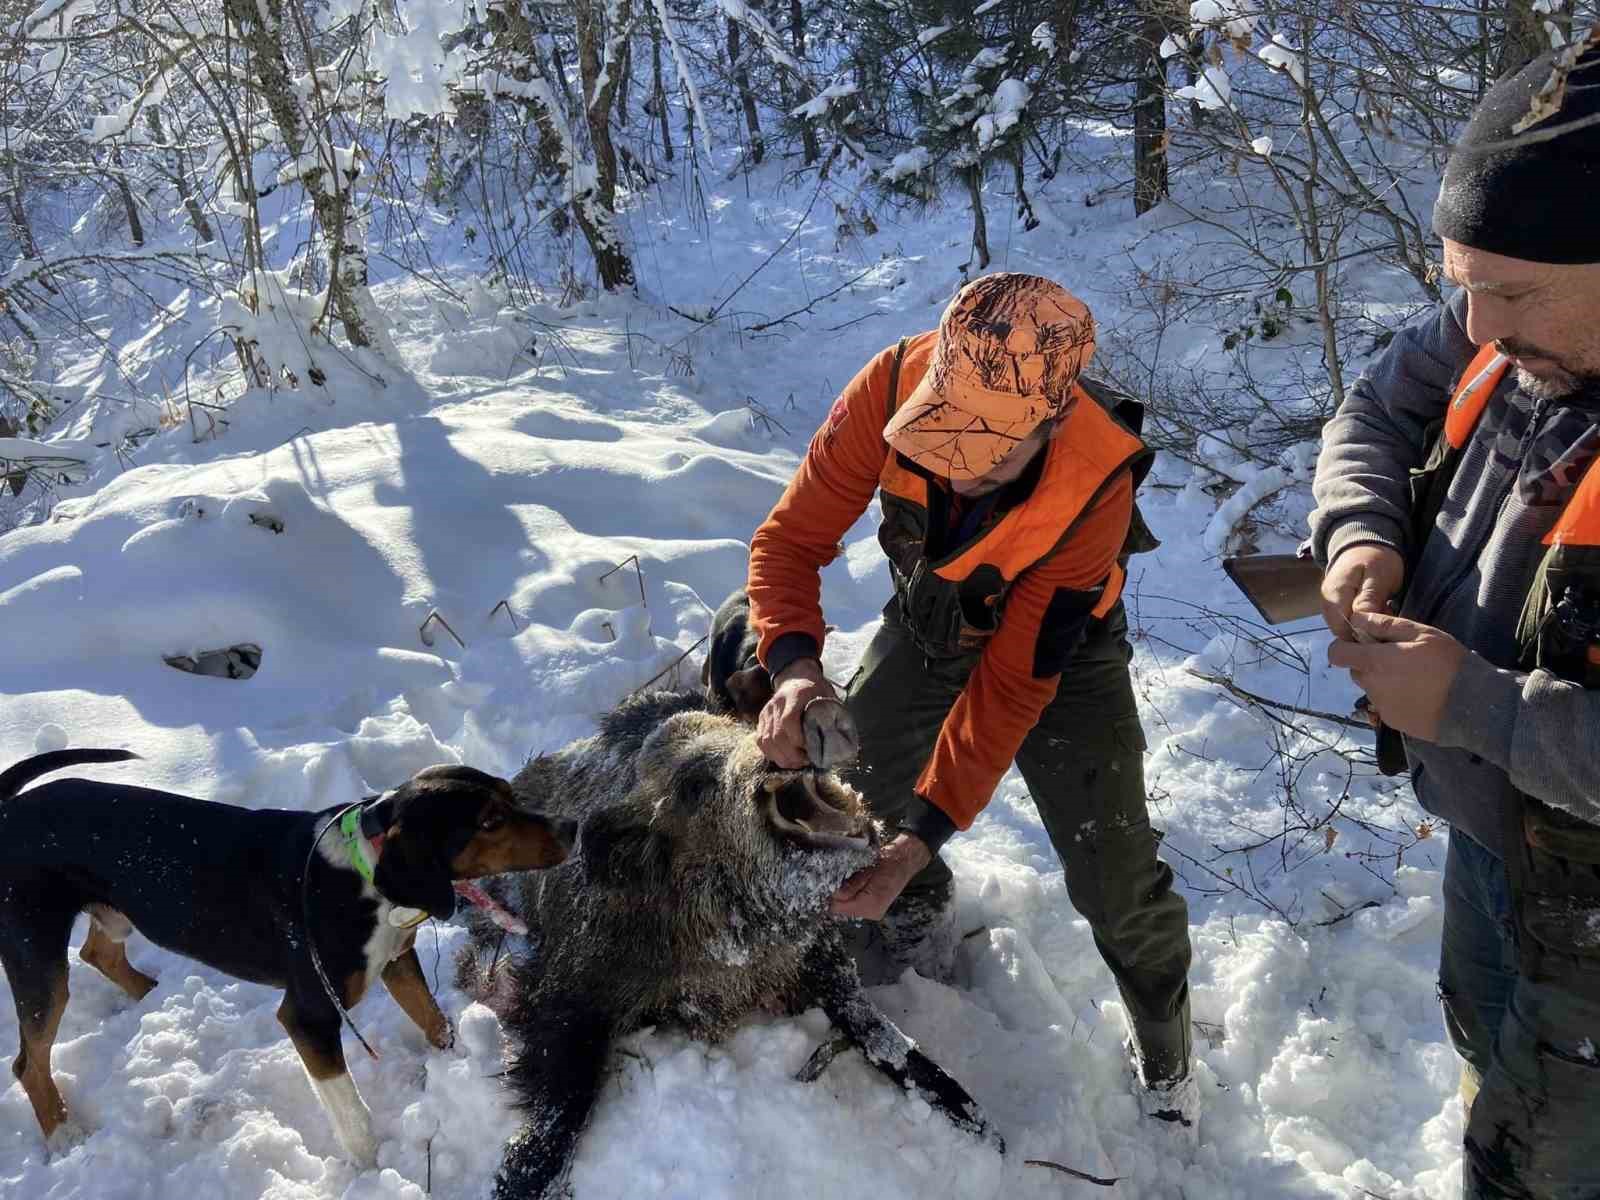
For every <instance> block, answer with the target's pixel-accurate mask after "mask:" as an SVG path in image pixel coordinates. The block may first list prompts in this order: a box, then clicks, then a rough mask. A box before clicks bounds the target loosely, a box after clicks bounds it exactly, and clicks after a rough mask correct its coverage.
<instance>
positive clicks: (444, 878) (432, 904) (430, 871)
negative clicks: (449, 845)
mask: <svg viewBox="0 0 1600 1200" xmlns="http://www.w3.org/2000/svg"><path fill="white" fill-rule="evenodd" d="M443 854H444V848H443V847H441V846H433V845H428V844H426V843H425V842H424V841H423V839H422V838H420V837H408V836H407V835H406V832H405V827H404V826H403V825H402V826H399V827H396V828H393V829H391V830H390V831H389V836H388V837H386V838H385V839H384V842H383V850H382V852H381V853H379V855H378V865H377V866H376V867H375V868H374V869H373V872H372V883H373V886H374V887H376V888H377V889H378V891H379V892H381V893H382V894H383V898H384V899H385V900H387V901H389V903H391V904H396V905H399V906H400V907H401V908H420V909H423V910H424V911H426V912H427V914H428V915H429V916H431V917H438V918H439V919H440V920H441V921H446V920H449V919H450V917H452V916H453V915H454V914H455V911H456V892H455V885H454V883H453V882H452V881H451V879H450V867H449V865H448V864H447V863H446V861H445V859H444V857H443Z"/></svg>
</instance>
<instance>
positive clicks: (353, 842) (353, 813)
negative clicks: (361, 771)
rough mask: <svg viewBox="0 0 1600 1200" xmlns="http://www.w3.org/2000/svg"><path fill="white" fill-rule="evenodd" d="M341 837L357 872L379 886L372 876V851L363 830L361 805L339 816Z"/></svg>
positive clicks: (373, 884) (345, 850)
mask: <svg viewBox="0 0 1600 1200" xmlns="http://www.w3.org/2000/svg"><path fill="white" fill-rule="evenodd" d="M339 837H340V839H341V840H342V841H343V842H344V852H345V853H346V854H347V855H349V856H350V865H351V866H352V867H354V868H355V869H356V873H357V874H359V875H360V876H361V878H363V879H365V880H366V881H367V882H368V883H370V884H372V886H373V887H377V886H378V885H377V881H376V880H374V879H373V877H372V868H373V862H372V857H371V851H370V848H369V847H368V845H367V839H366V837H365V836H363V835H362V832H361V805H359V804H357V805H355V806H354V807H353V808H348V809H346V810H345V814H344V816H342V817H340V818H339Z"/></svg>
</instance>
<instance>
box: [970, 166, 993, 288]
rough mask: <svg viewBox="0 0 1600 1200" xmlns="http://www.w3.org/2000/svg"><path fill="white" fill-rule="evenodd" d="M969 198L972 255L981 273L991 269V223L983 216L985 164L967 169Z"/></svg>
mask: <svg viewBox="0 0 1600 1200" xmlns="http://www.w3.org/2000/svg"><path fill="white" fill-rule="evenodd" d="M966 176H967V196H968V197H969V198H970V199H971V200H972V253H973V256H974V257H975V258H976V259H977V260H978V263H977V267H978V270H980V271H987V270H988V269H989V223H988V222H987V221H986V220H984V216H983V164H982V163H974V164H973V165H972V166H970V167H968V168H967V171H966Z"/></svg>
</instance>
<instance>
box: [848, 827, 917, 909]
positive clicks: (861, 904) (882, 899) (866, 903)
mask: <svg viewBox="0 0 1600 1200" xmlns="http://www.w3.org/2000/svg"><path fill="white" fill-rule="evenodd" d="M932 861H933V851H932V850H929V849H928V843H927V842H925V841H923V840H922V839H921V838H919V837H918V836H917V835H916V834H914V833H902V834H901V835H900V836H899V837H897V838H895V839H894V841H892V842H890V843H889V844H888V845H887V846H885V847H884V848H883V853H882V854H881V855H879V857H878V861H877V862H875V863H873V864H872V865H871V866H870V867H866V868H863V869H862V870H860V871H857V872H856V873H855V874H854V875H852V876H850V878H849V879H846V880H845V881H844V882H843V883H842V884H840V885H839V890H838V891H837V892H835V893H834V894H833V901H832V903H831V904H830V905H829V906H828V907H829V911H830V912H832V913H833V914H834V915H835V916H839V917H865V918H866V919H867V920H869V921H877V920H880V919H882V917H883V914H884V913H886V912H888V911H889V906H890V905H891V904H893V903H894V902H895V900H896V898H897V897H898V896H899V895H900V893H901V892H903V891H904V890H905V886H906V884H908V883H910V882H911V879H912V876H914V875H915V874H916V873H917V872H918V871H920V870H922V868H923V867H925V866H927V865H928V864H929V863H930V862H932Z"/></svg>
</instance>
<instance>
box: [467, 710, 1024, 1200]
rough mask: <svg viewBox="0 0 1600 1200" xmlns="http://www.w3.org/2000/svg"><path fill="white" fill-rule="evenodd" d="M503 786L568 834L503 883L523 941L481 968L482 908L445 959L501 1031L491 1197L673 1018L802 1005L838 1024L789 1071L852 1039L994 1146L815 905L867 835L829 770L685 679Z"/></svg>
mask: <svg viewBox="0 0 1600 1200" xmlns="http://www.w3.org/2000/svg"><path fill="white" fill-rule="evenodd" d="M512 787H513V788H514V789H515V791H516V792H517V794H518V796H519V798H520V799H521V800H522V802H523V803H525V804H527V805H529V806H531V807H535V808H538V809H540V810H541V811H543V812H546V813H548V814H549V815H550V816H551V817H553V818H554V817H571V818H575V819H578V820H579V821H580V822H581V830H580V834H579V840H578V847H577V849H576V850H575V851H574V852H573V854H572V856H571V857H570V858H569V859H568V860H567V862H566V863H565V864H563V865H562V866H560V867H558V868H556V869H554V870H550V871H544V872H538V873H529V874H526V875H521V876H517V877H515V883H514V885H513V887H512V893H513V894H511V895H507V896H506V897H505V898H506V900H507V902H508V903H509V904H510V906H511V907H513V908H514V909H517V910H518V911H519V915H521V916H522V917H523V919H524V920H526V922H527V924H528V926H529V927H530V932H529V935H528V940H527V943H526V950H525V952H516V953H511V954H509V955H505V956H498V957H497V962H498V966H497V967H496V968H494V969H493V970H492V971H485V969H484V968H483V967H482V965H481V964H482V963H484V962H485V961H488V960H489V959H490V957H491V955H492V954H493V952H494V951H495V949H496V947H497V943H499V941H500V940H501V935H500V934H499V933H498V931H496V930H495V929H494V928H493V927H492V926H490V925H488V924H487V923H486V922H485V923H482V924H481V925H479V926H478V927H477V928H475V945H474V948H473V949H472V951H469V957H468V959H467V960H466V961H464V962H463V964H462V971H461V978H462V985H463V987H465V988H466V989H467V990H468V991H469V992H472V993H474V994H476V995H477V996H479V997H480V998H481V999H483V1000H484V1001H485V1002H486V1003H488V1004H489V1005H490V1006H491V1007H492V1008H494V1009H495V1010H496V1011H497V1012H498V1013H499V1014H500V1016H501V1019H502V1021H503V1023H504V1025H505V1028H506V1030H507V1034H508V1038H509V1040H510V1042H511V1053H510V1066H509V1069H508V1071H507V1073H506V1080H507V1083H508V1086H509V1087H510V1088H511V1090H512V1092H513V1094H514V1095H515V1098H516V1103H517V1105H518V1106H519V1107H520V1108H521V1109H522V1110H523V1112H524V1113H525V1115H526V1121H525V1123H524V1124H523V1126H522V1128H521V1129H520V1130H519V1131H518V1132H517V1133H516V1134H515V1135H514V1136H513V1137H512V1138H511V1141H510V1143H509V1144H508V1145H507V1147H506V1151H505V1157H504V1159H503V1161H502V1163H501V1167H500V1171H499V1174H498V1175H497V1177H496V1183H495V1187H496V1190H495V1194H496V1196H497V1197H499V1198H500V1200H512V1198H515V1200H547V1198H550V1197H554V1196H558V1195H560V1194H561V1193H562V1189H563V1187H564V1184H565V1180H566V1176H567V1173H568V1169H569V1167H570V1164H571V1160H572V1155H573V1151H574V1149H575V1148H576V1145H577V1141H578V1137H579V1135H580V1133H581V1132H582V1130H583V1127H584V1124H585V1122H586V1121H587V1120H588V1116H589V1111H590V1109H591V1107H592V1106H593V1104H594V1101H595V1097H596V1095H597V1094H598V1092H599V1088H600V1084H601V1081H602V1079H603V1076H604V1072H605V1068H606V1064H607V1059H608V1057H609V1054H610V1050H611V1046H612V1043H613V1041H614V1040H615V1039H616V1038H617V1037H618V1036H620V1035H622V1034H626V1033H628V1032H630V1031H632V1030H634V1029H637V1028H639V1027H641V1026H643V1025H647V1024H672V1025H677V1026H680V1027H682V1028H684V1029H685V1030H687V1031H688V1032H689V1033H690V1034H691V1035H692V1036H695V1037H699V1038H703V1039H706V1040H709V1041H717V1040H720V1039H722V1038H724V1037H726V1036H728V1035H729V1034H730V1033H732V1032H733V1030H734V1028H735V1027H736V1025H737V1024H738V1022H739V1020H740V1019H741V1018H742V1017H743V1016H744V1015H745V1014H746V1013H749V1012H750V1011H752V1010H754V1009H766V1010H769V1011H778V1012H800V1011H803V1010H805V1009H807V1008H809V1007H811V1006H813V1005H820V1006H821V1007H822V1009H823V1011H824V1012H826V1013H827V1014H828V1016H829V1018H830V1019H831V1020H832V1021H833V1023H834V1025H835V1026H836V1027H837V1028H838V1030H839V1032H840V1035H841V1036H840V1037H839V1038H836V1039H835V1040H834V1041H833V1042H832V1043H830V1044H828V1045H825V1046H824V1047H822V1048H821V1049H819V1050H818V1052H817V1053H816V1055H814V1056H813V1058H812V1061H811V1062H809V1063H808V1064H807V1065H806V1067H805V1069H803V1070H802V1071H801V1072H800V1076H799V1077H800V1078H801V1079H814V1078H816V1076H817V1075H819V1074H821V1072H822V1071H823V1070H824V1069H825V1068H826V1066H827V1064H828V1062H829V1061H830V1060H831V1058H832V1057H833V1055H834V1054H836V1053H838V1052H839V1050H840V1048H841V1047H842V1046H844V1045H854V1046H855V1047H858V1048H859V1049H860V1050H861V1051H862V1052H863V1054H864V1055H865V1056H866V1058H867V1059H868V1061H870V1062H871V1063H872V1064H873V1066H875V1067H876V1068H877V1069H878V1070H879V1071H881V1072H882V1073H883V1074H885V1075H887V1076H888V1077H889V1078H890V1079H892V1080H894V1081H895V1082H896V1083H898V1084H900V1085H901V1086H903V1087H906V1088H909V1089H911V1090H913V1091H914V1092H916V1093H917V1094H918V1095H920V1096H921V1097H922V1098H923V1099H924V1100H926V1101H927V1102H928V1103H929V1104H930V1105H931V1106H933V1107H934V1108H936V1109H938V1110H939V1111H941V1112H943V1113H944V1114H945V1115H946V1116H947V1117H949V1119H950V1120H951V1121H953V1122H954V1123H955V1124H956V1125H958V1126H959V1127H961V1128H962V1129H964V1130H967V1131H969V1132H971V1133H973V1134H975V1135H977V1136H979V1137H980V1138H983V1139H984V1140H986V1141H988V1142H989V1143H990V1144H992V1145H993V1146H994V1147H995V1148H996V1149H1000V1150H1003V1148H1004V1147H1003V1143H1002V1142H1001V1139H1000V1137H999V1136H998V1134H996V1133H995V1132H994V1131H993V1130H992V1128H991V1127H990V1125H989V1122H988V1120H987V1119H986V1118H985V1116H984V1115H983V1113H982V1111H981V1110H980V1109H979V1108H978V1106H977V1104H976V1103H975V1102H974V1101H973V1100H972V1098H971V1097H970V1096H969V1095H968V1094H967V1093H966V1091H965V1090H964V1089H963V1088H962V1087H961V1085H960V1084H958V1083H957V1082H956V1081H955V1080H954V1079H952V1078H951V1077H950V1076H949V1075H947V1074H946V1073H945V1072H944V1071H943V1070H942V1069H941V1068H940V1067H938V1066H937V1065H936V1064H935V1063H934V1062H933V1061H932V1060H930V1059H929V1058H928V1057H927V1056H926V1055H924V1054H923V1053H922V1052H921V1051H920V1050H918V1049H917V1048H916V1047H915V1045H914V1044H913V1043H912V1042H911V1041H910V1039H908V1038H907V1037H906V1036H905V1035H904V1034H903V1033H901V1032H900V1030H899V1029H898V1028H897V1027H896V1026H895V1025H894V1023H893V1022H892V1021H890V1020H889V1018H888V1017H886V1016H885V1015H884V1014H883V1013H882V1012H880V1011H879V1010H878V1009H877V1008H876V1007H875V1006H874V1005H873V1004H872V1002H871V1001H870V1000H869V999H868V998H867V996H866V994H865V993H864V992H863V991H862V989H861V985H860V983H859V981H858V980H857V977H856V970H855V964H854V963H853V962H852V961H851V959H850V957H849V955H848V954H847V953H846V952H845V951H844V949H843V947H842V945H841V943H840V940H839V938H838V935H837V933H836V932H835V925H834V923H833V921H832V919H831V918H830V917H828V915H827V908H828V898H829V896H831V895H832V893H833V892H834V891H835V889H837V887H838V886H839V884H840V883H842V882H843V881H844V880H845V878H846V877H847V876H849V875H850V874H852V873H853V872H855V871H857V870H859V869H860V868H862V867H864V866H866V865H868V864H870V863H871V862H872V861H873V860H874V858H875V857H876V854H877V851H878V844H879V836H880V832H879V829H878V827H877V826H876V825H875V824H874V823H873V821H872V819H871V818H870V816H869V815H868V814H867V812H866V809H865V808H864V807H863V804H862V801H861V797H860V796H859V794H857V793H856V792H855V791H854V790H852V789H851V788H850V787H848V786H846V785H845V784H844V783H842V782H841V781H840V780H839V779H838V778H837V777H836V776H835V775H833V774H831V773H828V772H818V771H785V770H780V769H778V768H776V767H773V766H771V765H770V764H769V763H767V762H766V761H765V760H764V759H763V757H762V755H761V752H760V751H759V750H758V749H757V748H756V744H755V739H754V737H753V736H752V735H751V733H750V731H749V729H748V728H747V727H745V726H744V725H741V724H740V723H739V722H738V721H737V720H735V719H733V718H731V717H729V716H726V715H721V714H718V713H714V712H710V711H707V700H706V697H705V695H704V694H703V693H698V692H696V693H674V692H653V693H646V694H644V695H640V696H636V697H633V698H630V699H629V700H627V701H625V702H623V704H622V705H620V706H619V707H618V708H617V709H615V710H614V711H613V712H611V713H610V714H609V715H607V716H606V717H604V718H603V719H602V721H601V724H600V731H599V733H597V734H596V735H595V736H593V737H589V738H585V739H583V740H581V741H577V742H574V743H573V744H572V745H570V746H568V747H566V748H565V749H563V750H560V751H558V752H557V753H555V754H552V755H549V756H546V757H541V758H538V759H535V760H534V761H533V762H530V763H529V764H528V765H527V766H526V767H525V768H523V770H522V771H521V773H520V774H518V775H517V777H516V778H515V779H514V780H513V781H512Z"/></svg>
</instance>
